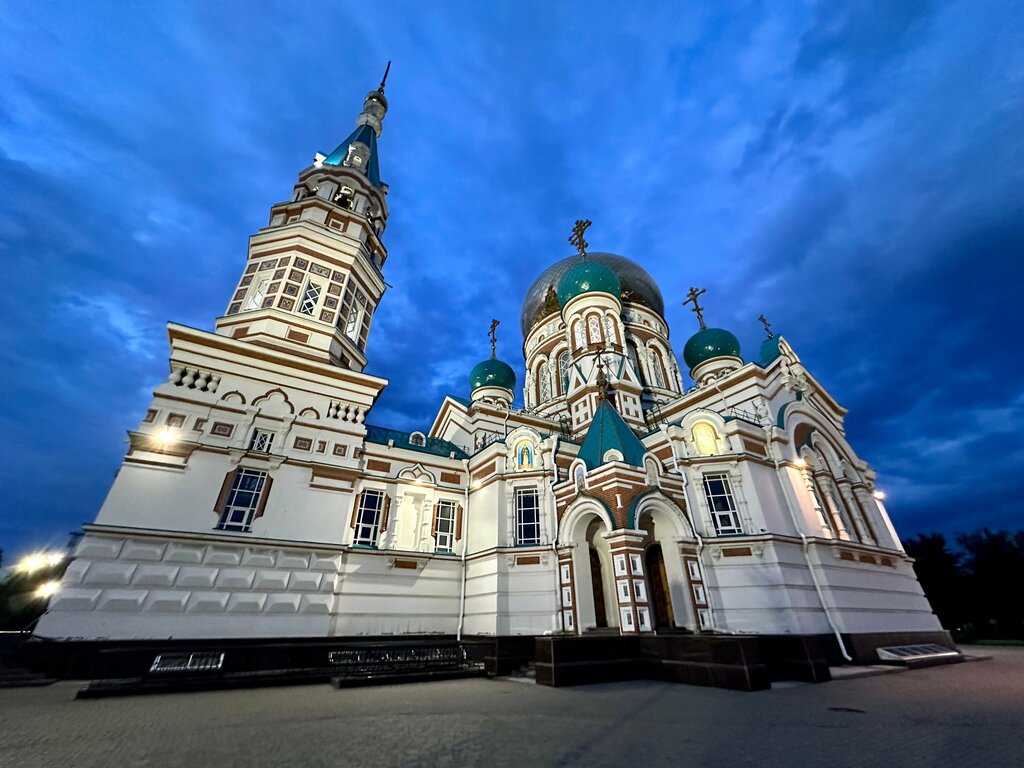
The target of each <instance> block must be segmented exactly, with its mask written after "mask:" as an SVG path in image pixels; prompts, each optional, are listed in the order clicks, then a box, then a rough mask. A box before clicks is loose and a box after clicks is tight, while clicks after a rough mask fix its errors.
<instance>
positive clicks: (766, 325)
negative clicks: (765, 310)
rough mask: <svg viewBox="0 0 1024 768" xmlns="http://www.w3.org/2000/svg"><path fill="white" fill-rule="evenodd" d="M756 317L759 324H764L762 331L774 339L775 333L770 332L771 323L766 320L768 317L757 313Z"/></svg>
mask: <svg viewBox="0 0 1024 768" xmlns="http://www.w3.org/2000/svg"><path fill="white" fill-rule="evenodd" d="M757 319H758V320H760V321H761V325H763V326H764V332H765V333H767V334H768V338H769V339H774V338H775V334H774V333H772V324H771V323H769V322H768V318H766V317H765V316H764V315H758V317H757Z"/></svg>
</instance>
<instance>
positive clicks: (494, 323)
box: [487, 320, 501, 358]
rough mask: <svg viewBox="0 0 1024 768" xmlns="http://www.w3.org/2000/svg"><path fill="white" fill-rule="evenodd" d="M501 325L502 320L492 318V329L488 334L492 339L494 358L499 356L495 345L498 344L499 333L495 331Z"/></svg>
mask: <svg viewBox="0 0 1024 768" xmlns="http://www.w3.org/2000/svg"><path fill="white" fill-rule="evenodd" d="M499 325H501V321H500V320H491V330H489V331H488V332H487V335H488V336H489V337H490V339H491V357H492V358H493V357H497V351H496V349H495V347H497V345H498V334H497V333H495V331H496V330H497V328H498V326H499Z"/></svg>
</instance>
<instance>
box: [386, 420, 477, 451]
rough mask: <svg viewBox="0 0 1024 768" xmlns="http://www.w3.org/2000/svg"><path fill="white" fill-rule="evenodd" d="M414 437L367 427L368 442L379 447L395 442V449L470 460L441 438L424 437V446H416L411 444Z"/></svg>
mask: <svg viewBox="0 0 1024 768" xmlns="http://www.w3.org/2000/svg"><path fill="white" fill-rule="evenodd" d="M411 437H412V433H411V432H402V431H400V430H397V429H387V428H386V427H373V426H370V425H369V424H367V425H366V442H368V443H377V444H378V445H387V444H388V443H389V442H391V441H394V443H393V445H394V446H395V448H405V449H406V450H409V451H419V452H421V453H430V454H433V455H434V456H445V457H447V456H449V455H450V454H453V453H454V454H455V458H456V459H468V458H469V454H468V453H466V452H465V451H464V450H462V449H461V448H459V446H457V445H456V444H455V443H451V442H448V441H447V440H442V439H441V438H439V437H424V439H423V443H424V444H423V445H416V444H415V443H412V442H410V438H411Z"/></svg>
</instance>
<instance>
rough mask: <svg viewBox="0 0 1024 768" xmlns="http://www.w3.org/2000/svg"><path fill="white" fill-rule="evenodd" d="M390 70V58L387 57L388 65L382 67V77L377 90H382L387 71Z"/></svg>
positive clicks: (386, 79) (386, 78)
mask: <svg viewBox="0 0 1024 768" xmlns="http://www.w3.org/2000/svg"><path fill="white" fill-rule="evenodd" d="M390 71H391V59H388V65H387V66H386V67H384V77H382V78H381V79H380V87H379V88H377V90H378V91H383V90H384V83H386V82H387V81H388V72H390Z"/></svg>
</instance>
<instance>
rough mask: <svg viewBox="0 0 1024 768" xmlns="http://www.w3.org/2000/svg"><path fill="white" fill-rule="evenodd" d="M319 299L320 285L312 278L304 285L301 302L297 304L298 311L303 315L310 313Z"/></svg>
mask: <svg viewBox="0 0 1024 768" xmlns="http://www.w3.org/2000/svg"><path fill="white" fill-rule="evenodd" d="M319 299H320V286H319V285H317V284H316V283H314V282H313V281H312V280H310V281H309V284H308V285H306V292H305V293H304V294H302V303H301V304H299V312H301V313H302V314H304V315H312V314H313V310H314V309H316V303H317V301H319Z"/></svg>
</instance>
